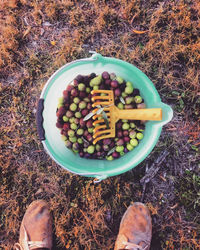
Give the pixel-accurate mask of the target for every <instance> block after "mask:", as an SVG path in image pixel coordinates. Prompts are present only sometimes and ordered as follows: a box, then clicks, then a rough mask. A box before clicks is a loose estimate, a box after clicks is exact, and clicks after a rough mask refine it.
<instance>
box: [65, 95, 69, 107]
mask: <svg viewBox="0 0 200 250" xmlns="http://www.w3.org/2000/svg"><path fill="white" fill-rule="evenodd" d="M64 104H65V107H67V109H68V108H69V104H70V98H69V97H64Z"/></svg>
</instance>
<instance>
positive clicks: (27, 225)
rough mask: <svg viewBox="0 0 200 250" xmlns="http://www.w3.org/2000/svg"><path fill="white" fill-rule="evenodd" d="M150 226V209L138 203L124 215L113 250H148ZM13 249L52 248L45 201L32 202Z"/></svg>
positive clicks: (48, 213) (50, 228) (50, 218)
mask: <svg viewBox="0 0 200 250" xmlns="http://www.w3.org/2000/svg"><path fill="white" fill-rule="evenodd" d="M151 236H152V224H151V217H150V213H149V210H148V209H147V207H146V206H145V205H144V204H142V203H139V202H135V203H134V204H133V205H131V206H129V207H128V209H127V210H126V212H125V213H124V215H123V218H122V220H121V223H120V229H119V233H118V236H117V240H116V242H115V248H114V250H122V249H132V250H137V249H142V250H148V249H149V248H150V242H151ZM14 249H15V250H33V249H35V250H36V249H52V217H51V214H50V211H49V207H48V204H47V203H46V202H45V201H44V200H37V201H34V202H32V203H31V204H30V205H29V207H28V209H27V211H26V213H25V215H24V218H23V220H22V223H21V227H20V236H19V243H16V244H15V246H14Z"/></svg>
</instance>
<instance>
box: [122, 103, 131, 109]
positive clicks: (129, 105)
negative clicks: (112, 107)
mask: <svg viewBox="0 0 200 250" xmlns="http://www.w3.org/2000/svg"><path fill="white" fill-rule="evenodd" d="M124 107H125V109H132V108H133V105H132V104H126V105H125V106H124Z"/></svg>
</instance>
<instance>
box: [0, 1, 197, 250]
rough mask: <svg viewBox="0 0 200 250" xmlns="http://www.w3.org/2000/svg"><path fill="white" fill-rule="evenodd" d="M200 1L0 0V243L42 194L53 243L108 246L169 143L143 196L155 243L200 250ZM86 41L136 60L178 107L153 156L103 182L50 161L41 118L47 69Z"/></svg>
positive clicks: (73, 55) (83, 51) (9, 238)
mask: <svg viewBox="0 0 200 250" xmlns="http://www.w3.org/2000/svg"><path fill="white" fill-rule="evenodd" d="M199 10H200V4H199V1H197V0H193V1H190V0H187V1H186V0H185V1H183V0H180V1H156V0H150V1H143V0H140V1H135V0H133V1H128V0H116V1H109V0H108V1H105V0H85V1H75V0H74V1H72V0H64V1H62V0H57V1H52V0H41V1H37V0H32V1H28V0H0V93H1V99H0V104H1V116H0V124H1V132H0V134H1V138H0V147H1V154H0V171H1V175H0V232H1V233H0V247H1V248H2V249H11V246H12V244H13V243H14V242H16V241H17V238H18V236H19V227H20V222H21V219H22V217H23V214H24V212H25V210H26V207H27V205H28V204H30V202H31V201H33V200H35V199H39V198H43V199H45V200H47V201H49V203H50V206H51V210H52V213H53V217H54V235H55V239H54V244H55V246H56V247H55V248H56V249H112V248H113V245H114V241H115V239H116V235H117V232H118V227H119V222H120V218H121V216H122V215H123V213H124V211H125V210H126V208H127V206H128V205H129V204H130V202H132V201H140V200H141V199H142V186H141V185H140V183H139V180H140V179H141V178H142V177H143V176H144V174H145V166H146V165H147V164H149V166H150V165H151V164H152V163H153V162H154V160H155V159H156V157H158V155H159V153H160V152H162V151H163V150H164V149H165V148H166V147H167V148H168V150H169V152H170V154H169V156H168V157H167V158H166V160H165V161H164V164H163V166H162V167H161V169H160V171H159V172H158V174H157V176H156V177H154V179H153V180H151V181H150V183H149V184H148V185H147V188H146V192H145V196H144V202H145V203H147V205H148V207H149V208H150V210H151V213H152V218H153V241H152V249H198V247H199V245H200V242H199V238H200V228H199V226H198V223H200V214H199V212H198V208H199V204H200V202H199V203H198V204H196V203H195V204H196V206H194V204H193V203H192V202H191V201H192V200H197V201H198V200H199V189H200V185H199V181H198V180H197V179H196V177H193V176H197V173H198V171H199V167H198V158H199V144H200V141H199V134H200V126H199V124H200V123H199V122H200V118H199V114H200V110H199V104H200V88H199V80H200V79H199V69H198V67H199V59H200V38H199V35H198V34H199V33H198V32H199V27H200V22H199V16H200V11H199ZM138 31H139V32H138ZM142 31H143V32H142ZM89 50H96V51H97V52H99V53H101V54H102V55H104V56H111V57H116V58H119V59H122V60H125V61H128V62H130V63H132V64H135V65H136V66H137V67H138V68H140V69H141V70H142V71H143V72H145V73H146V74H147V75H148V76H149V78H150V79H151V80H152V81H153V82H154V83H155V85H156V87H157V89H158V91H159V93H160V95H161V97H162V100H163V101H164V102H166V103H168V104H169V105H171V106H172V107H173V109H174V111H175V115H174V119H173V121H172V122H171V123H170V124H169V125H167V126H166V127H165V128H164V129H163V133H162V136H161V139H160V141H159V143H158V144H157V147H156V148H155V150H154V151H153V152H152V153H151V155H150V156H149V157H148V159H146V160H145V161H144V162H143V163H142V164H140V165H139V166H138V167H136V168H135V169H134V170H132V171H130V172H129V173H127V174H123V175H121V176H118V177H112V178H110V179H108V180H106V181H104V182H102V183H100V184H97V185H94V184H93V182H92V180H91V179H88V178H82V177H78V176H73V175H72V174H70V173H68V172H66V171H64V170H62V169H61V168H60V167H59V166H57V165H56V164H55V163H54V162H52V161H51V159H49V157H48V156H47V155H46V154H45V152H44V151H43V148H42V146H41V144H40V142H39V141H38V137H37V133H36V125H35V110H36V106H37V100H38V98H39V95H40V92H41V90H42V88H43V86H44V84H45V82H46V80H47V79H48V77H49V76H50V75H51V74H52V73H53V72H54V71H55V70H56V69H58V68H59V67H60V66H61V65H63V64H64V63H66V62H70V61H72V60H75V59H78V58H84V57H88V56H90V55H89ZM186 169H187V171H190V174H191V176H189V177H188V176H187V179H186V180H187V183H188V187H189V189H188V192H186V190H185V189H184V185H183V182H182V179H184V178H185V171H186ZM194 180H195V181H194ZM193 182H194V183H193ZM191 183H192V184H191ZM182 187H183V188H182ZM196 190H197V191H196ZM183 194H184V195H185V196H186V198H184V199H186V201H187V202H185V200H183V199H181V198H180V197H182V195H183ZM183 201H184V202H183ZM188 201H190V202H188ZM190 204H192V205H190Z"/></svg>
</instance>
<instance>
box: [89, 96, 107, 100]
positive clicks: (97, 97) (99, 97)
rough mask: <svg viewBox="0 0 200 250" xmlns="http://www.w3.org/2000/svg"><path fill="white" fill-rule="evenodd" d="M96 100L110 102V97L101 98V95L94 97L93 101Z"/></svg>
mask: <svg viewBox="0 0 200 250" xmlns="http://www.w3.org/2000/svg"><path fill="white" fill-rule="evenodd" d="M95 100H109V96H101V95H99V96H98V95H97V96H93V97H92V101H95Z"/></svg>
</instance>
